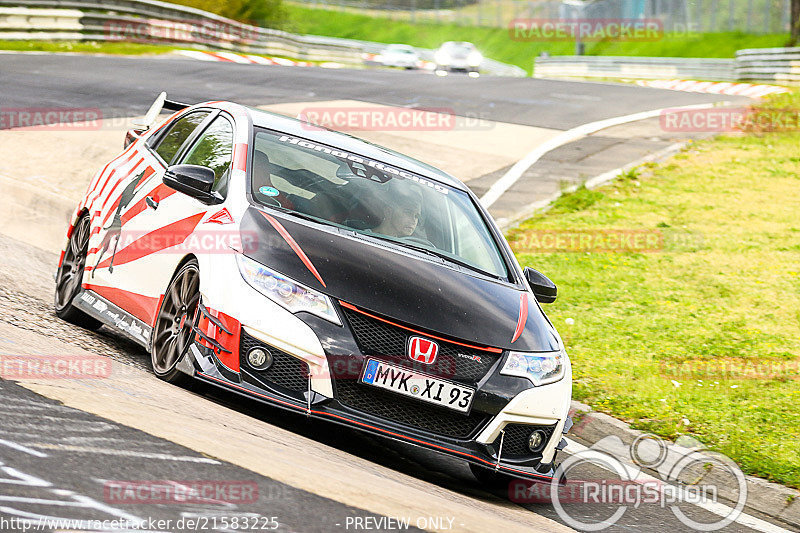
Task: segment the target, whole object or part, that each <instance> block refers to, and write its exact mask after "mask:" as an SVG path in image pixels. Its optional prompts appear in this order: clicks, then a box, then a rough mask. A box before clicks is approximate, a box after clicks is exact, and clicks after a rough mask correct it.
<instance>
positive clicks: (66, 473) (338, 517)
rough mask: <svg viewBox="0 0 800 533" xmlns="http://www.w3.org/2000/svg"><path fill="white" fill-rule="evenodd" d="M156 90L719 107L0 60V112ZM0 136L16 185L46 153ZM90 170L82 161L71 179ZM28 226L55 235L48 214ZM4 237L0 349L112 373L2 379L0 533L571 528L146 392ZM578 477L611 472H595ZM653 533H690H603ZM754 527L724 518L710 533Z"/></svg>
mask: <svg viewBox="0 0 800 533" xmlns="http://www.w3.org/2000/svg"><path fill="white" fill-rule="evenodd" d="M161 90H165V91H167V92H168V94H169V96H170V97H171V98H174V99H176V100H180V101H186V102H197V101H205V100H220V99H230V100H235V101H238V102H242V103H246V104H251V105H258V106H270V105H279V104H291V103H293V102H314V101H335V100H355V101H360V102H369V103H373V104H381V105H389V106H401V107H408V106H414V107H428V108H449V109H452V110H454V111H455V113H456V114H457V115H460V116H470V115H471V114H473V115H476V116H480V117H481V118H484V119H486V120H490V121H496V122H498V123H506V124H515V125H521V126H530V127H535V128H546V129H549V130H562V131H563V130H567V129H570V128H573V127H576V126H579V125H581V124H584V123H587V122H593V121H597V120H602V119H606V118H611V117H616V116H620V115H628V114H631V113H635V112H639V111H647V110H652V109H658V108H665V107H672V106H674V107H677V106H685V105H692V104H701V103H708V102H715V101H721V100H731V98H730V97H721V96H715V95H704V94H692V93H681V92H675V91H663V90H656V89H645V88H639V87H634V86H625V85H617V84H610V83H609V84H606V83H580V82H566V81H554V80H535V79H512V78H489V77H481V78H478V79H472V78H468V77H466V76H454V75H451V76H447V77H437V76H433V75H430V74H427V73H422V72H393V71H380V70H371V71H365V70H356V71H354V70H328V69H321V68H299V67H253V66H248V65H236V64H221V63H202V62H195V61H190V60H185V59H172V58H136V59H128V58H116V57H107V56H106V57H101V56H80V55H38V54H0V107H2V108H45V107H50V108H52V107H84V108H85V107H92V108H100V109H101V110H102V112H103V115H104V117H107V118H111V117H131V116H137V115H141V114H142V113H144V111H145V110H146V109H147V107H148V106H149V105H150V103H151V101H152V99H153V97H154V95H155V94H157V93H158V92H159V91H161ZM497 131H499V130H491V131H488V132H487V133H486V140H485V142H486V143H487V144H489V145H491V143H492V142H502V141H498V140H497V139H494V138H493V137H492V135H493V134H495V133H496V132H497ZM5 133H13V132H2V131H0V162H1V163H0V169H2V172H1V173H0V174H3V178H4V179H14V178H18V179H20V180H22V181H26V180H28V178H30V176H27V175H18V174H15V173H14V169H15V168H21V166H22V164H23V160H25V159H26V158H29V157H30V156H31V153H32V152H37V156H38V157H43V158H44V159H45V160H46V159H47V157H46V153H47V151H48V150H50V149H51V147H48V146H46V145H42V144H38V145H31V146H30V147H29V150H30V151H31V153H28V152H26V151H24V150H17V149H14V150H12V149H10V148H9V147H10V146H12V144H10V143H11V141H9V140H8V138H6V137H2V135H3V134H5ZM118 135H119V134H118V132H114V135H112V136H111V139H110V141H113V144H114V145H115V146H117V147H121V143H122V138H121V136H118ZM75 138H76V139H77V137H75ZM13 146H17V145H13ZM534 147H535V143H533V142H531V146H530V148H531V149H533V148H534ZM87 150H88V149H87ZM42 152H44V155H43V154H42ZM86 153H87V154H89V155H91V151H90V150H89V151H87V152H86ZM89 155H87V158H88V157H89ZM50 163H51V165H50V167H48V169H46V170H42V175H44V176H56V175H57V173H58V168H59V161H51V162H50ZM92 164H93V163H92ZM96 170H97V168H87V169H86V174H87V176H90V175H91V174H93V173H94V172H95V171H96ZM28 181H29V180H28ZM77 189H79V187H77V186H76V190H77ZM23 207H25V206H23ZM29 207H30V206H27V207H26V208H29ZM34 209H35V207H34ZM45 216H48V215H44V214H43V215H42V217H43V219H44V217H45ZM50 216H51V215H50ZM51 218H52V216H51ZM31 220H35V219H31ZM41 222H42V223H44V222H47V223H52V224H54V225H56V226H57V225H58V224H62V225H63V221H59V220H58V218H57V217H56V219H55V221H53V220H42V221H41ZM31 223H32V224H33V223H36V222H31ZM9 228H10V226H8V227H6V228H3V231H0V257H2V258H3V259H2V261H0V357H1V356H2V355H3V354H11V353H16V354H29V355H30V354H41V353H46V354H54V353H72V354H82V355H86V356H91V355H103V356H108V357H110V358H111V359H112V361H113V366H112V367H111V371H110V374H109V376H108V378H107V379H102V380H81V381H77V380H76V381H72V380H62V381H61V382H58V380H51V382H49V383H41V382H25V381H24V380H23V381H20V382H19V383H15V382H13V381H6V380H1V379H0V531H5V530H9V529H12V528H10V527H9V526H8V524H9V522H3V520H6V521H8V520H11V519H12V518H14V517H28V518H33V519H34V520H36V519H38V517H42V516H45V517H47V516H50V517H65V518H74V519H77V520H84V521H86V520H95V519H97V520H103V519H125V520H128V519H131V520H133V519H144V520H148V519H152V521H151V524H150V525H149V527H148V528H146V529H147V530H154V531H158V530H168V531H173V530H174V531H179V530H181V531H183V530H188V529H192V530H194V529H197V530H203V529H205V530H211V529H215V530H227V531H242V530H245V528H243V527H242V524H244V523H247V522H245V520H246V519H247V520H250V521H251V522H249V525H250V526H253V525H254V524H258V526H257V527H255V528H254V527H250V528H249V529H246V530H250V531H257V530H278V531H296V532H307V531H308V532H311V531H406V530H413V529H414V528H416V527H418V528H421V529H425V530H438V531H450V530H453V531H494V530H496V531H500V530H503V531H505V530H508V531H570V530H571V529H570V528H569V527H566V526H565V525H564V521H563V519H562V518H561V517H560V516H559V515H558V513H557V512H556V511H555V510H554V509H553V507H552V505H549V504H543V503H527V504H524V505H518V504H517V503H512V502H510V501H509V500H508V497H507V496H508V491H507V490H502V489H501V490H494V491H490V490H488V489H487V488H486V487H481V486H480V485H479V484H478V483H477V482H476V481H475V480H474V478H473V477H472V476H471V474H470V472H469V470H468V468H467V467H466V466H465V465H463V464H461V463H460V462H458V461H456V460H454V459H450V458H443V457H441V456H439V455H437V454H435V453H432V452H429V451H425V450H421V449H418V448H415V447H413V446H410V445H406V444H401V443H395V442H386V441H382V440H377V439H375V438H373V437H370V436H367V435H364V434H361V433H358V432H355V431H352V430H344V429H342V428H340V427H338V426H334V425H332V424H328V423H324V422H315V423H313V424H312V423H309V422H308V421H307V420H306V419H305V418H303V417H300V416H295V415H291V414H287V413H285V412H282V411H280V410H278V409H275V408H271V407H265V406H263V405H261V404H258V403H256V402H254V401H251V400H248V399H243V398H240V397H238V396H235V395H233V394H230V393H227V392H223V391H219V390H215V389H211V388H209V387H207V386H204V385H200V384H197V385H192V386H189V387H187V388H178V387H174V386H170V385H167V384H165V383H162V382H161V381H159V380H158V379H156V378H155V377H154V376H153V375H152V373H151V372H150V371H149V355H148V354H147V353H145V352H144V351H143V350H142V349H140V348H138V347H137V346H135V345H133V344H132V343H130V342H128V341H126V340H124V339H123V338H121V337H119V336H117V335H116V334H115V333H114V332H112V331H111V330H110V329H107V328H103V329H101V330H100V331H99V332H97V333H92V332H88V331H85V330H81V329H79V328H76V327H73V326H70V325H68V324H66V323H64V322H62V321H60V320H58V319H57V318H56V317H55V316H54V315H53V313H52V293H53V277H52V273H53V271H54V268H55V265H56V263H57V254H56V253H55V251H54V250H53V249H52V247H49V246H43V245H39V244H38V242H34V241H35V239H34V238H33V237H32V236H31V235H33V234H32V233H30V234H29V233H26V232H24V231H20V230H18V229H16V228H13V229H9ZM59 238H60V236H59ZM567 451H569V450H567ZM581 475H582V476H586V479H604V478H607V477H608V476H609V474H608V473H607V472H605V471H603V470H601V469H600V468H597V467H587V470H586V471H585V472H583V473H582V474H581ZM115 480H129V481H130V480H177V481H173V482H172V483H173V484H175V483H178V484H180V483H181V482H186V483H188V482H189V481H190V480H214V481H215V482H234V484H235V483H236V482H238V483H240V484H245V485H246V487H249V488H253V487H255V488H256V489H257V490H256V492H257V494H258V497H257V498H256V499H255V500H248V499H247V498H242V499H241V500H240V501H238V502H234V503H231V502H230V501H217V500H210V501H204V502H200V503H197V502H181V503H179V504H176V503H175V502H167V503H164V502H141V501H133V502H131V501H125V500H124V499H123V500H120V499H119V498H117V499H114V497H113V493H111V494H110V493H109V490H110V489H109V487H113V482H114V481H115ZM181 480H183V481H181ZM220 500H221V499H220ZM678 507H679V508H680V510H681V511H682V512H684V513H685V514H686V515H687V516H689V517H692V518H694V519H696V520H700V521H703V520H705V521H710V518H709V517H710V515H709V513H708V512H707V511H705V510H702V509H699V508H697V507H695V506H693V505H691V504H686V503H680V504H678ZM613 511H614V509H609V508H606V507H605V506H602V505H584V506H581V507H576V508H573V515H574V516H575V517H576V518H579V519H581V520H584V521H602V520H604V519H605V518H607V517H609V516H610V515H611V514H612V513H613ZM233 517H238V519H239V522H238V523H239V524H240V525H239V526H234V525H233V523H232V522H231V520H232V519H233ZM406 518H407V519H408V522H407V523H406V522H403V520H405V519H406ZM760 518H762V519H763V517H760ZM179 519H184V520H188V519H202V520H205V522H203V524H204V525H205V528H204V527H198V526H197V524H195V527H194V528H184V529H179V528H178V526H176V524H177V520H179ZM158 520H172V522H170V523H169V524H167V523H166V522H164V523H161V524H158V523H157V521H158ZM214 520H216V522H214ZM153 521H155V522H153ZM223 522H224V523H223ZM4 524H5V526H4ZM87 524H88V522H83V523H82V524H78V525H75V526H73V527H72V528H70V527H62V528H61V529H63V530H70V529H79V528H80V527H83V526H86V525H87ZM212 524H213V525H214V527H213V528H212V527H211V525H212ZM52 529H54V528H50V529H47V528H45V529H44V530H52ZM92 530H94V529H92ZM102 530H112V528H111V527H109V526H104V528H103V529H102ZM116 530H121V529H119V528H117V529H116ZM665 530H670V531H675V532H678V531H692V530H691V529H690V528H688V527H687V526H685V525H684V524H683V523H681V522H680V521H678V520H677V519H676V517H675V514H674V513H673V510H671V509H670V508H669V507H668V506H665V507H662V506H659V505H642V506H640V507H638V508H629V509H627V510H626V512H625V514H624V516H623V517H622V519H621V520H619V521H618V522H617V523H616V525H615V526H613V527H611V528H609V529H607V530H606V531H652V532H660V531H665ZM752 530H753V529H751V528H749V527H747V526H746V525H744V524H741V523H736V524H732V525H730V526H728V527H726V528H725V529H724V530H723V531H752ZM761 530H762V531H764V530H765V529H763V528H762V529H761ZM770 531H784V530H782V529H780V528H777V527H776V528H775V529H771V530H770Z"/></svg>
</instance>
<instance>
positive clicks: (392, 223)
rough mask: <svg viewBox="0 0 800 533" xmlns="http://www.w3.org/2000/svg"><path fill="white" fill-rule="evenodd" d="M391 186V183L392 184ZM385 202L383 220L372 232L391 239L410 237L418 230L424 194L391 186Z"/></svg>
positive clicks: (415, 190)
mask: <svg viewBox="0 0 800 533" xmlns="http://www.w3.org/2000/svg"><path fill="white" fill-rule="evenodd" d="M390 184H391V182H390ZM389 189H390V197H389V198H387V199H386V200H385V201H384V210H383V220H382V221H381V223H380V224H378V225H377V226H375V227H374V228H373V229H372V231H373V232H375V233H381V234H383V235H386V236H389V237H408V236H410V235H411V234H412V233H414V231H415V230H416V229H417V224H418V223H419V217H420V213H421V212H422V192H420V191H419V190H417V189H408V188H406V189H404V190H402V191H401V190H399V189H400V188H399V187H397V186H395V187H392V186H391V185H390V187H389Z"/></svg>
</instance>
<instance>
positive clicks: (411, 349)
mask: <svg viewBox="0 0 800 533" xmlns="http://www.w3.org/2000/svg"><path fill="white" fill-rule="evenodd" d="M438 354H439V345H438V344H436V343H435V342H433V341H431V340H428V339H423V338H422V337H411V338H410V339H408V356H409V357H410V358H411V359H413V360H414V361H419V362H420V363H425V364H426V365H429V364H431V363H433V362H434V361H436V356H437V355H438Z"/></svg>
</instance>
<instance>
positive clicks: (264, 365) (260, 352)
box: [247, 348, 272, 370]
mask: <svg viewBox="0 0 800 533" xmlns="http://www.w3.org/2000/svg"><path fill="white" fill-rule="evenodd" d="M247 362H248V363H250V366H252V367H253V368H255V369H256V370H266V369H268V368H269V367H270V366H272V354H271V353H269V352H268V351H266V350H264V349H263V348H253V349H252V350H250V351H249V352H247Z"/></svg>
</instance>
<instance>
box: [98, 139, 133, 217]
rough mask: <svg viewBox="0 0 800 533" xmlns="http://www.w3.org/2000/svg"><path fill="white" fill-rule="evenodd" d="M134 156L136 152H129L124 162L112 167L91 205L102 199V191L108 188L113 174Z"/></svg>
mask: <svg viewBox="0 0 800 533" xmlns="http://www.w3.org/2000/svg"><path fill="white" fill-rule="evenodd" d="M131 146H133V145H131ZM134 156H136V152H135V151H134V152H131V154H130V155H129V156H128V157H127V158H125V160H124V161H123V162H122V163H120V164H119V165H117V166H116V167H114V169H113V170H112V171H111V172H110V173H109V174H108V177H107V178H106V182H105V183H103V187H102V188H101V189H100V192H99V193H98V194H97V196H95V197H94V198H92V202H91V205H94V202H95V200H97V199H98V198H102V197H103V191H105V190H106V187H108V184H109V183H110V182H111V178H113V177H114V174H116V172H117V170H119V169H121V168H122V167H124V166H125V165H127V164H128V163H130V161H131V159H133V158H134Z"/></svg>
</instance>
